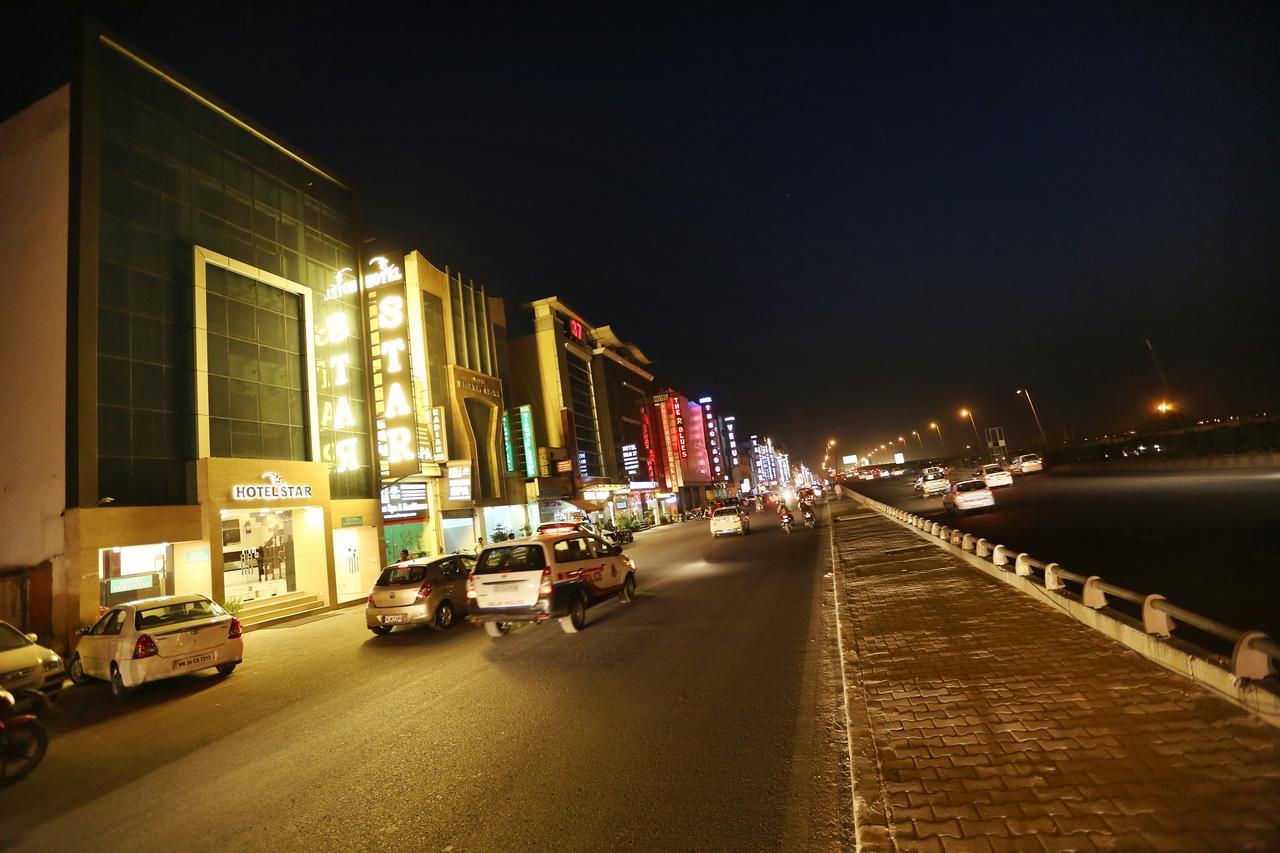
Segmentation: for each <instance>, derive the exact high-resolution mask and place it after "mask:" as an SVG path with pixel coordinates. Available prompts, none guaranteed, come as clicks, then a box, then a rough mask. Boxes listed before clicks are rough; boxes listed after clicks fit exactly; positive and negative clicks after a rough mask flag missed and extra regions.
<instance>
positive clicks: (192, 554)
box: [187, 548, 209, 563]
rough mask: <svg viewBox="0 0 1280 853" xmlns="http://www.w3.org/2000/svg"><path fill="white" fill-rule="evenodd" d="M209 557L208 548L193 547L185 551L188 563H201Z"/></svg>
mask: <svg viewBox="0 0 1280 853" xmlns="http://www.w3.org/2000/svg"><path fill="white" fill-rule="evenodd" d="M208 559H209V549H208V548H193V549H191V550H190V551H188V552H187V562H188V563H203V562H206V561H207V560H208Z"/></svg>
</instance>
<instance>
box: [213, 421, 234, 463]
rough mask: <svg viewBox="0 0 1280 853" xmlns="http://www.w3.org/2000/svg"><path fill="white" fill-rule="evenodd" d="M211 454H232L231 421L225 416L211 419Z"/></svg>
mask: <svg viewBox="0 0 1280 853" xmlns="http://www.w3.org/2000/svg"><path fill="white" fill-rule="evenodd" d="M209 455H210V456H230V455H231V421H229V420H227V419H225V418H210V419H209Z"/></svg>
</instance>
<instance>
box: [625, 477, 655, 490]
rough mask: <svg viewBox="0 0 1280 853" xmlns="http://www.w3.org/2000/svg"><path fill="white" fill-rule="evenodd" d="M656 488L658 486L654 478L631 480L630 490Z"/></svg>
mask: <svg viewBox="0 0 1280 853" xmlns="http://www.w3.org/2000/svg"><path fill="white" fill-rule="evenodd" d="M656 488H658V484H657V482H656V481H654V480H642V481H633V482H632V483H631V491H633V492H647V491H649V490H651V489H656Z"/></svg>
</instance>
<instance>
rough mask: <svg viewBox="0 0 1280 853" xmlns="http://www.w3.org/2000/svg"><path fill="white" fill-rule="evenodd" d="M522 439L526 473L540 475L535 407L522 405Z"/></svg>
mask: <svg viewBox="0 0 1280 853" xmlns="http://www.w3.org/2000/svg"><path fill="white" fill-rule="evenodd" d="M520 440H521V443H523V444H524V474H525V476H526V477H536V476H538V459H537V454H536V452H535V451H534V447H533V407H532V406H528V405H525V406H521V407H520Z"/></svg>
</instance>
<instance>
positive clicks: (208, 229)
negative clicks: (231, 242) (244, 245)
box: [195, 210, 226, 249]
mask: <svg viewBox="0 0 1280 853" xmlns="http://www.w3.org/2000/svg"><path fill="white" fill-rule="evenodd" d="M195 216H196V242H197V243H199V244H200V245H201V246H208V247H209V248H211V249H219V248H221V247H222V244H223V243H224V242H225V240H226V236H225V230H224V229H225V226H224V225H223V224H222V220H221V219H218V218H217V217H216V216H213V215H211V214H209V213H205V212H204V211H203V210H199V211H196V215H195Z"/></svg>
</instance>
